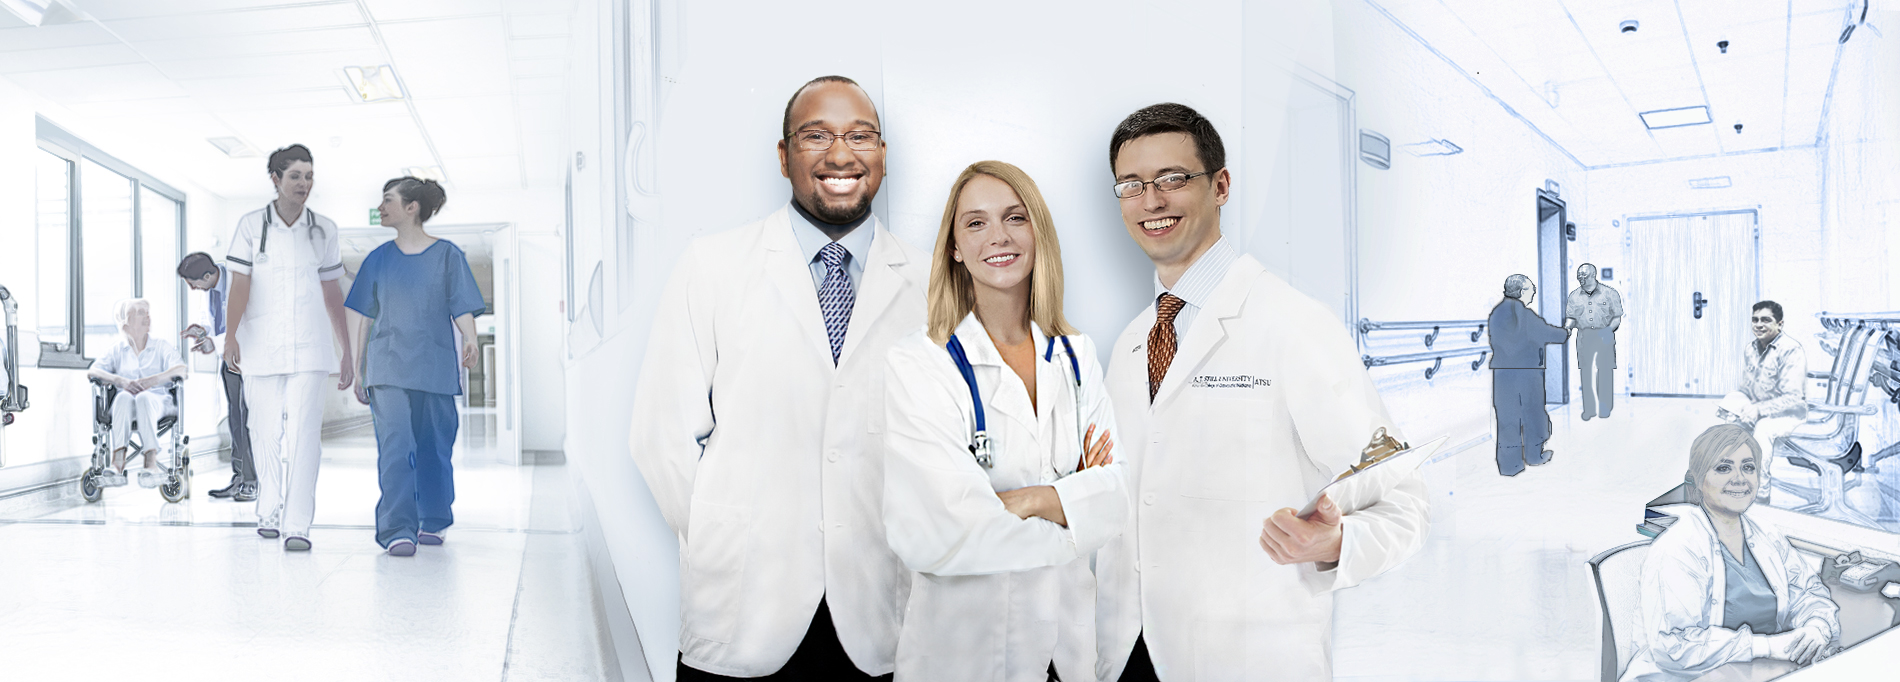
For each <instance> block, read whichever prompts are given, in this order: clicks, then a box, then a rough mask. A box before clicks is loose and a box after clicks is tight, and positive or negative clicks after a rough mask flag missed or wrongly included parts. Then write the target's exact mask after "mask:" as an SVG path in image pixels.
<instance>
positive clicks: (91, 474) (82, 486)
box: [79, 467, 105, 502]
mask: <svg viewBox="0 0 1900 682" xmlns="http://www.w3.org/2000/svg"><path fill="white" fill-rule="evenodd" d="M104 492H105V489H104V488H103V487H101V486H100V485H99V469H98V468H96V467H95V468H90V469H87V470H86V473H83V474H80V475H79V496H80V497H82V498H85V500H86V501H87V502H98V501H99V497H100V495H101V494H102V493H104Z"/></svg>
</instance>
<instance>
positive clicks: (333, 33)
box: [132, 26, 382, 62]
mask: <svg viewBox="0 0 1900 682" xmlns="http://www.w3.org/2000/svg"><path fill="white" fill-rule="evenodd" d="M132 47H134V48H137V49H138V51H139V52H140V53H142V54H144V55H145V57H146V58H147V59H151V60H152V61H158V62H165V61H178V60H184V59H212V58H217V59H235V58H240V57H251V56H255V55H266V54H295V53H302V52H331V51H337V50H359V49H377V50H380V49H382V46H381V45H380V44H378V43H377V42H376V34H375V33H372V32H371V31H370V30H369V27H368V26H355V27H349V28H319V29H310V30H307V31H296V32H284V33H257V34H247V35H230V36H220V37H219V38H218V39H216V40H205V39H203V38H171V39H162V40H146V41H138V42H134V43H132Z"/></svg>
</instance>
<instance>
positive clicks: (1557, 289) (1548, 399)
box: [1536, 187, 1570, 406]
mask: <svg viewBox="0 0 1900 682" xmlns="http://www.w3.org/2000/svg"><path fill="white" fill-rule="evenodd" d="M1546 203H1549V204H1550V205H1552V206H1555V207H1557V216H1556V218H1557V254H1556V256H1557V281H1556V282H1554V283H1553V282H1550V281H1545V282H1544V284H1543V286H1544V287H1554V288H1549V289H1545V290H1544V292H1543V293H1544V294H1545V295H1544V296H1543V303H1542V304H1541V305H1539V306H1538V307H1539V308H1542V309H1544V310H1551V309H1552V306H1555V308H1554V309H1555V310H1556V311H1557V323H1558V324H1563V314H1564V298H1565V296H1564V295H1565V292H1567V291H1569V286H1568V282H1569V281H1570V279H1569V277H1568V275H1569V274H1570V243H1569V239H1568V235H1567V234H1565V230H1564V227H1565V225H1568V224H1569V220H1570V206H1569V205H1568V204H1566V203H1564V200H1563V199H1562V198H1561V197H1559V196H1558V195H1557V193H1555V192H1551V191H1550V190H1547V189H1544V188H1541V187H1540V188H1537V201H1536V208H1537V213H1538V219H1537V222H1536V225H1537V230H1538V234H1537V278H1538V279H1547V278H1545V277H1544V274H1545V273H1544V271H1543V270H1544V264H1545V263H1546V259H1547V257H1548V256H1549V255H1550V254H1547V253H1544V235H1543V229H1544V219H1543V211H1544V204H1546ZM1553 292H1554V293H1553ZM1538 317H1541V318H1543V319H1544V321H1545V322H1549V321H1550V317H1549V316H1548V315H1547V314H1545V313H1543V312H1539V313H1538ZM1551 346H1557V359H1556V365H1557V366H1556V367H1551V364H1552V363H1551V356H1550V347H1551ZM1553 369H1554V370H1556V371H1555V372H1554V374H1556V377H1555V378H1554V380H1553V378H1552V377H1551V374H1553V372H1552V371H1551V370H1553ZM1544 372H1545V375H1544V376H1545V379H1544V405H1545V406H1550V405H1568V404H1570V339H1569V338H1565V339H1564V341H1563V343H1559V344H1547V345H1545V346H1544ZM1553 384H1555V385H1556V386H1557V387H1558V388H1557V390H1555V391H1552V390H1551V387H1552V385H1553Z"/></svg>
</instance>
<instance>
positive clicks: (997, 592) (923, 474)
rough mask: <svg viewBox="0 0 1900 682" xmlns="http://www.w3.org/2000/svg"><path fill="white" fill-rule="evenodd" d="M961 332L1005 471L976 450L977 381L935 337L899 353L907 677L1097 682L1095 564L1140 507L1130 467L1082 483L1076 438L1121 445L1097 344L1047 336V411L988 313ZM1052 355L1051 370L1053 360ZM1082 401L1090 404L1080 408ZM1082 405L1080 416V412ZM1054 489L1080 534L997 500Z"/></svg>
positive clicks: (892, 421)
mask: <svg viewBox="0 0 1900 682" xmlns="http://www.w3.org/2000/svg"><path fill="white" fill-rule="evenodd" d="M956 335H957V339H958V341H959V342H960V343H961V344H962V345H963V349H964V353H965V355H966V356H967V357H968V359H969V361H970V365H971V367H972V369H973V370H974V374H975V377H976V384H977V392H978V393H979V394H980V395H982V396H983V405H984V421H985V426H986V428H987V431H988V433H989V437H990V440H991V449H992V457H994V466H993V467H992V468H989V469H984V468H983V467H982V466H981V465H979V464H977V462H976V459H975V457H974V456H973V454H972V453H971V452H970V449H969V443H970V437H971V434H972V433H973V432H974V429H975V417H974V406H973V405H972V403H971V399H970V389H969V384H968V383H966V382H964V380H963V375H962V374H960V373H959V372H958V371H957V367H956V364H955V363H954V362H953V361H952V360H951V359H950V353H949V352H948V351H947V350H946V349H945V348H944V347H943V346H940V345H937V344H936V343H935V342H933V341H931V339H930V337H929V336H927V335H926V334H925V330H922V329H920V330H918V331H917V332H916V333H914V334H911V335H910V336H907V337H905V338H904V339H903V340H902V341H899V342H898V343H897V345H895V346H893V347H892V348H891V351H890V355H889V357H890V370H889V375H888V376H889V380H888V381H886V382H885V384H884V386H885V393H886V395H888V396H889V399H888V400H887V401H886V402H885V404H884V412H885V415H886V417H885V423H886V425H887V426H888V427H889V430H888V431H886V432H885V438H886V439H887V442H888V444H887V445H886V447H885V455H884V456H885V465H884V523H885V532H886V533H888V534H889V537H890V543H891V549H892V550H894V551H895V552H896V553H897V556H898V557H899V558H900V559H903V561H904V565H906V566H908V567H910V569H911V570H912V571H916V573H914V574H912V575H911V580H910V584H911V587H910V603H909V605H908V606H907V607H906V609H905V613H904V631H903V634H901V635H900V636H899V638H898V642H897V679H899V680H972V681H973V680H997V681H1002V680H1020V681H1023V682H1043V680H1046V679H1048V669H1049V665H1050V663H1051V662H1053V663H1054V664H1055V666H1056V670H1057V671H1058V673H1059V674H1060V675H1061V676H1062V678H1063V679H1067V680H1086V679H1091V678H1093V677H1094V675H1095V575H1094V573H1093V572H1092V571H1091V570H1090V568H1089V558H1090V555H1091V554H1092V553H1093V552H1094V551H1095V550H1097V549H1099V548H1101V546H1102V545H1103V544H1104V543H1106V542H1108V539H1109V538H1110V537H1113V536H1115V535H1119V534H1120V533H1121V530H1122V523H1123V519H1124V518H1125V517H1126V515H1127V511H1128V493H1127V489H1126V487H1125V484H1124V481H1123V474H1122V469H1123V466H1122V464H1121V462H1120V461H1119V460H1118V461H1116V462H1115V463H1113V464H1109V465H1107V466H1102V467H1094V468H1090V469H1087V470H1084V471H1082V472H1079V473H1077V472H1076V471H1075V468H1076V464H1078V459H1079V458H1080V457H1081V454H1082V436H1083V435H1084V434H1082V433H1080V432H1078V431H1077V426H1078V421H1079V422H1080V427H1081V428H1082V429H1087V428H1088V426H1089V425H1090V424H1093V425H1095V434H1096V436H1097V437H1099V436H1100V435H1101V434H1103V433H1105V432H1106V433H1110V434H1111V435H1112V434H1113V433H1115V417H1114V409H1113V407H1112V406H1111V405H1110V404H1109V401H1108V393H1107V391H1106V390H1105V389H1104V387H1103V385H1102V368H1101V365H1100V364H1099V363H1098V361H1097V360H1096V355H1095V344H1094V343H1092V342H1090V341H1089V338H1088V337H1087V336H1082V335H1076V336H1072V337H1069V339H1070V343H1071V344H1072V346H1073V347H1074V349H1075V353H1076V360H1077V361H1078V363H1079V364H1080V366H1081V376H1082V388H1081V390H1080V392H1079V393H1078V392H1077V390H1076V387H1075V379H1074V373H1075V371H1074V369H1073V368H1072V367H1071V366H1070V364H1069V356H1068V354H1066V353H1064V352H1063V349H1062V343H1061V341H1060V340H1057V341H1056V344H1055V347H1054V352H1053V353H1045V352H1044V351H1046V350H1047V349H1048V345H1047V344H1048V343H1049V340H1048V339H1047V338H1045V337H1044V336H1043V332H1042V329H1041V327H1039V326H1037V325H1035V324H1033V323H1032V324H1031V325H1030V338H1032V339H1035V340H1036V342H1037V343H1036V349H1037V351H1038V352H1037V357H1036V387H1037V388H1036V404H1035V405H1033V406H1032V405H1031V404H1030V402H1029V393H1028V391H1027V389H1026V388H1025V387H1024V385H1023V382H1022V379H1021V378H1020V377H1018V376H1017V375H1016V372H1015V370H1013V369H1010V367H1009V366H1008V365H1006V364H1005V363H1004V362H1003V357H1002V355H1001V354H1000V353H999V352H998V351H997V349H996V345H995V344H994V343H992V342H991V341H990V337H989V334H988V333H987V332H985V331H984V328H983V324H982V323H981V322H978V321H977V319H976V315H975V314H974V313H972V314H969V315H966V316H965V317H964V318H963V322H962V323H961V324H959V325H958V326H957V329H956ZM1045 357H1046V358H1047V359H1046V360H1045V359H1044V358H1045ZM1078 401H1079V402H1078ZM1078 408H1079V409H1078ZM1034 485H1053V486H1054V487H1055V489H1056V494H1057V496H1058V497H1059V498H1060V499H1061V501H1062V513H1063V516H1064V517H1066V520H1067V521H1068V527H1067V528H1064V527H1062V526H1059V525H1056V524H1055V523H1054V522H1052V521H1049V520H1047V519H1042V518H1038V517H1032V518H1028V519H1021V518H1017V516H1016V515H1015V514H1013V513H1010V512H1009V511H1008V510H1006V509H1004V508H1003V502H1002V500H1001V499H998V498H997V496H996V493H998V492H1001V491H1005V490H1015V489H1017V488H1025V487H1029V486H1034Z"/></svg>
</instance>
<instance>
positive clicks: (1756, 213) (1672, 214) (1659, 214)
mask: <svg viewBox="0 0 1900 682" xmlns="http://www.w3.org/2000/svg"><path fill="white" fill-rule="evenodd" d="M1743 213H1746V214H1748V215H1750V216H1752V217H1754V219H1755V220H1754V224H1753V225H1752V226H1751V228H1750V230H1749V233H1750V234H1749V240H1750V241H1751V242H1752V243H1751V244H1750V246H1752V247H1754V249H1755V272H1754V273H1753V275H1754V277H1753V279H1754V282H1753V284H1754V286H1755V296H1756V297H1757V298H1756V300H1760V298H1759V297H1760V296H1761V260H1762V258H1761V205H1760V204H1756V205H1754V206H1744V207H1738V208H1711V209H1703V210H1692V211H1650V212H1646V213H1626V214H1624V215H1623V218H1622V221H1621V222H1622V224H1623V243H1624V244H1625V245H1630V244H1633V243H1634V241H1633V237H1632V236H1631V231H1632V230H1634V229H1635V222H1636V221H1638V220H1671V219H1675V218H1706V217H1709V216H1718V215H1738V214H1743ZM1630 256H1632V258H1631V260H1632V261H1634V260H1635V259H1634V256H1635V254H1633V253H1632V254H1630ZM1749 303H1750V304H1753V303H1754V301H1750V302H1749ZM1629 357H1630V358H1631V359H1634V358H1635V357H1636V356H1635V354H1633V353H1632V354H1630V355H1629ZM1635 379H1636V366H1635V365H1634V364H1630V365H1629V366H1627V367H1626V368H1624V375H1623V385H1624V386H1633V385H1634V383H1635ZM1629 395H1630V397H1632V398H1720V397H1722V395H1723V394H1706V393H1638V392H1635V391H1631V392H1630V394H1629Z"/></svg>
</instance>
